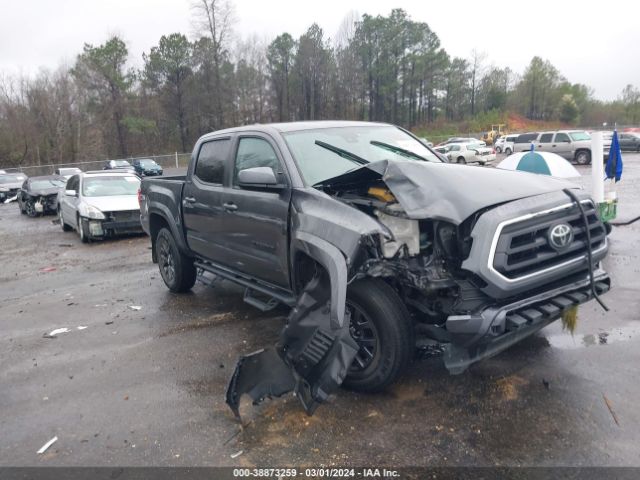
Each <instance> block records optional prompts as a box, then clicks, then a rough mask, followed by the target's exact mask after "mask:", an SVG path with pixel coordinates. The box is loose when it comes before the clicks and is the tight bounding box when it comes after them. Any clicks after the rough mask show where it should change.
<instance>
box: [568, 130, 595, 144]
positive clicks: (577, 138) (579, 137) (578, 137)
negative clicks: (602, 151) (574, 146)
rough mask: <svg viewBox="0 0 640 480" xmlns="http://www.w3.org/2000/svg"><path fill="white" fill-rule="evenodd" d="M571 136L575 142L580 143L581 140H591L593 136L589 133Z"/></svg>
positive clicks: (573, 133)
mask: <svg viewBox="0 0 640 480" xmlns="http://www.w3.org/2000/svg"><path fill="white" fill-rule="evenodd" d="M569 136H570V137H571V140H573V141H574V142H578V141H580V140H591V135H589V134H588V133H587V132H571V133H570V134H569Z"/></svg>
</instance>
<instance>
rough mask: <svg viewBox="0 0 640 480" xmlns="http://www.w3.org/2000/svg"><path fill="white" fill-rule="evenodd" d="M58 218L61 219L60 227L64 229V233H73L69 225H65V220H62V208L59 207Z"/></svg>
mask: <svg viewBox="0 0 640 480" xmlns="http://www.w3.org/2000/svg"><path fill="white" fill-rule="evenodd" d="M58 218H59V219H60V226H61V227H62V231H63V232H70V231H71V227H70V226H69V225H67V224H66V223H64V220H63V219H62V209H61V208H60V207H58Z"/></svg>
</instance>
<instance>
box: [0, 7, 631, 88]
mask: <svg viewBox="0 0 640 480" xmlns="http://www.w3.org/2000/svg"><path fill="white" fill-rule="evenodd" d="M598 3H599V4H600V5H599V6H598V7H594V6H593V5H595V2H593V3H592V2H585V1H575V0H565V1H562V0H553V1H548V0H537V1H535V2H532V1H526V2H509V1H506V2H486V1H477V0H476V1H452V0H443V1H440V2H437V1H434V0H320V1H305V0H235V2H234V4H235V12H236V23H235V27H234V29H235V33H236V35H237V36H238V37H246V36H248V35H253V34H257V35H258V36H260V37H264V38H266V39H271V38H273V37H274V36H276V35H278V34H280V33H282V32H285V31H287V32H289V33H291V34H292V35H293V36H294V37H298V36H299V35H300V34H302V33H304V31H305V30H306V29H307V28H308V27H309V25H311V24H312V23H313V22H316V23H318V24H319V25H320V26H321V27H322V28H323V29H324V31H325V34H326V35H327V36H330V37H333V36H335V33H336V32H337V30H338V28H339V26H340V23H341V22H342V20H343V19H344V17H345V16H346V15H347V14H348V13H349V12H351V11H356V12H358V13H360V14H362V13H369V14H372V15H376V14H384V15H387V14H388V13H389V12H390V11H391V9H392V8H394V7H400V8H404V9H405V10H406V11H407V12H408V13H409V15H410V16H411V17H412V18H413V19H414V20H416V21H421V22H427V23H428V24H429V26H430V27H431V29H432V30H434V31H435V32H436V33H437V35H438V36H439V37H440V40H441V42H442V45H443V46H444V48H445V49H446V50H447V52H449V54H451V55H456V56H461V57H469V55H470V52H471V50H472V49H474V48H476V49H478V50H479V51H484V52H486V53H487V56H488V59H487V63H489V64H494V65H496V66H500V67H504V66H509V67H511V68H512V69H513V70H515V71H516V72H518V73H522V71H523V70H524V68H525V67H526V65H527V64H528V63H529V61H530V60H531V58H532V57H533V56H534V55H539V56H541V57H543V58H545V59H548V60H550V61H551V63H552V64H553V65H555V66H556V68H558V69H559V70H560V72H561V73H562V74H563V75H564V76H565V77H566V78H567V79H568V80H569V81H571V82H574V83H576V82H579V83H584V84H587V85H589V86H591V87H592V88H593V89H594V90H595V95H596V97H597V98H600V99H606V100H612V99H615V98H616V97H617V96H618V95H619V94H620V92H621V91H622V89H623V88H624V86H625V85H627V84H628V83H631V84H634V85H635V86H637V87H640V61H639V60H640V55H639V54H638V51H639V49H640V28H639V22H638V18H640V3H638V2H637V0H636V1H628V2H623V1H617V2H612V3H610V4H608V3H606V2H598ZM190 4H191V0H29V1H16V0H0V71H2V72H5V73H7V72H9V73H12V74H15V73H20V72H22V73H25V74H32V73H34V72H37V70H38V68H39V67H42V66H44V67H48V68H55V67H57V66H58V65H59V64H60V63H61V62H67V63H68V64H72V63H73V62H74V60H75V57H76V55H77V54H78V53H79V52H80V51H81V50H82V46H83V44H84V43H85V42H87V43H92V44H95V45H97V44H100V43H102V42H103V41H105V39H106V38H107V37H108V36H109V35H111V34H114V33H117V34H119V35H121V36H122V37H123V38H124V39H125V41H126V42H127V45H128V46H129V50H130V52H131V56H132V63H133V64H134V65H136V66H138V65H140V64H141V63H142V53H143V52H145V51H148V50H149V48H150V47H152V46H153V45H156V44H157V42H158V40H159V38H160V36H161V35H164V34H169V33H172V32H176V31H178V32H183V33H186V34H188V35H189V36H191V34H192V27H191V21H192V12H191V10H190V8H189V6H190ZM492 4H493V5H496V7H495V8H492V9H490V8H488V7H489V6H490V5H492Z"/></svg>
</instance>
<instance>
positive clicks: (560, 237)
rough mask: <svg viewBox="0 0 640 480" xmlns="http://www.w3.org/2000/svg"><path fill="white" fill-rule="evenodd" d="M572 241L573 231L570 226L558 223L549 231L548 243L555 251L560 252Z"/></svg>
mask: <svg viewBox="0 0 640 480" xmlns="http://www.w3.org/2000/svg"><path fill="white" fill-rule="evenodd" d="M572 241H573V229H572V228H571V225H567V224H566V223H560V224H558V225H556V226H554V227H552V228H551V230H549V243H550V244H551V246H552V247H553V248H555V249H556V250H562V249H564V248H566V247H568V246H569V245H571V242H572Z"/></svg>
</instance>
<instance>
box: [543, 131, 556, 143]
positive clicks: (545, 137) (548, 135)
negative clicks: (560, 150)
mask: <svg viewBox="0 0 640 480" xmlns="http://www.w3.org/2000/svg"><path fill="white" fill-rule="evenodd" d="M552 137H553V133H543V134H542V135H540V143H551V138H552Z"/></svg>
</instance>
